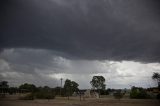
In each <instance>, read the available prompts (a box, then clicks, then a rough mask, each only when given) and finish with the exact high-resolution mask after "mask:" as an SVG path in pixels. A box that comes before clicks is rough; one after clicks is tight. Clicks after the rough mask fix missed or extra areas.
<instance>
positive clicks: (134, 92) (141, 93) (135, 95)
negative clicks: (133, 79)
mask: <svg viewBox="0 0 160 106" xmlns="http://www.w3.org/2000/svg"><path fill="white" fill-rule="evenodd" d="M130 98H132V99H147V98H150V96H149V95H148V94H147V92H146V91H145V90H144V89H143V88H137V87H132V89H131V92H130Z"/></svg>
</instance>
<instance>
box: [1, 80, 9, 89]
mask: <svg viewBox="0 0 160 106" xmlns="http://www.w3.org/2000/svg"><path fill="white" fill-rule="evenodd" d="M8 87H9V85H8V82H7V81H2V82H0V88H8Z"/></svg>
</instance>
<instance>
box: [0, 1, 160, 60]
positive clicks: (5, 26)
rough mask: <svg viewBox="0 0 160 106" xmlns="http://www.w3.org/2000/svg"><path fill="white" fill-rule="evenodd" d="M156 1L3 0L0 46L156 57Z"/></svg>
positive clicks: (159, 24)
mask: <svg viewBox="0 0 160 106" xmlns="http://www.w3.org/2000/svg"><path fill="white" fill-rule="evenodd" d="M159 4H160V3H159V2H158V0H152V1H151V0H141V1H140V0H132V1H131V0H117V1H114V0H3V1H1V7H0V8H1V10H0V11H1V17H0V23H1V24H0V29H1V30H0V42H1V44H0V48H1V49H2V48H3V49H4V48H38V49H39V48H40V49H41V48H42V49H50V50H54V51H58V52H62V53H64V54H66V55H65V56H69V57H73V58H79V59H109V60H135V61H143V62H160V55H159V54H160V36H159V35H160V21H159V18H160V16H159V13H160V10H159V7H158V5H159Z"/></svg>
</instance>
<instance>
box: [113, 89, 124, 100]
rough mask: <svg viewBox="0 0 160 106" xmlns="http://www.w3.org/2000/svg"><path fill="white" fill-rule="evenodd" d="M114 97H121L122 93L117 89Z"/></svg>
mask: <svg viewBox="0 0 160 106" xmlns="http://www.w3.org/2000/svg"><path fill="white" fill-rule="evenodd" d="M113 96H114V98H115V99H119V100H120V99H121V98H123V93H121V91H117V92H116V93H114V94H113Z"/></svg>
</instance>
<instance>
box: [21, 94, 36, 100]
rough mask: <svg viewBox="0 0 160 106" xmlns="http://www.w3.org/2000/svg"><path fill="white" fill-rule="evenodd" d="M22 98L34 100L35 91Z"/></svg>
mask: <svg viewBox="0 0 160 106" xmlns="http://www.w3.org/2000/svg"><path fill="white" fill-rule="evenodd" d="M19 99H20V100H34V95H33V93H29V94H27V95H25V96H24V97H20V98H19Z"/></svg>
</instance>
